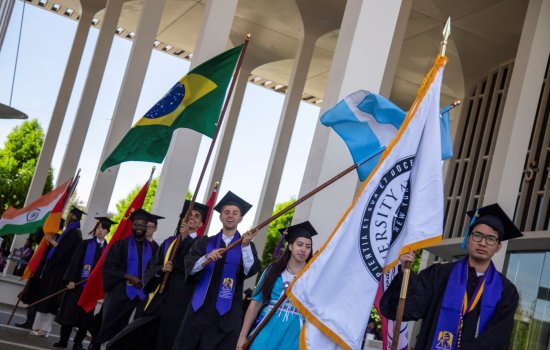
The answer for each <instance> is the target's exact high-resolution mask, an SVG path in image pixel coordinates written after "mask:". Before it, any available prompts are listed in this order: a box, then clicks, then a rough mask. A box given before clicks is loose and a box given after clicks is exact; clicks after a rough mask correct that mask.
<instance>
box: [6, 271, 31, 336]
mask: <svg viewBox="0 0 550 350" xmlns="http://www.w3.org/2000/svg"><path fill="white" fill-rule="evenodd" d="M28 286H29V281H28V280H27V283H25V286H24V287H23V290H22V291H21V293H19V295H18V296H17V302H16V303H15V305H14V307H13V310H11V314H10V317H9V318H8V322H6V324H7V325H8V326H9V325H10V323H11V320H12V318H13V315H14V314H15V310H17V308H18V307H19V303H20V302H21V298H22V297H23V295H24V294H25V292H26V291H27V288H28Z"/></svg>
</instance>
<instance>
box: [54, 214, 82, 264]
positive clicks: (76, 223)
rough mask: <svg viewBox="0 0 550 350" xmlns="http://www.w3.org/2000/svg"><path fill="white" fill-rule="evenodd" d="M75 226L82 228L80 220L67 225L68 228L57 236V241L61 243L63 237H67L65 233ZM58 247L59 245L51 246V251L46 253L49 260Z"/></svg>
mask: <svg viewBox="0 0 550 350" xmlns="http://www.w3.org/2000/svg"><path fill="white" fill-rule="evenodd" d="M75 228H80V221H73V222H71V223H70V224H69V226H67V228H66V229H65V230H64V231H63V232H62V233H61V234H60V235H59V236H58V237H57V239H56V240H55V241H56V242H57V243H60V242H61V240H62V239H63V237H65V235H66V234H67V232H69V231H70V230H72V229H75ZM56 248H57V247H54V246H52V247H51V249H50V251H49V252H48V255H46V261H49V260H50V259H51V258H52V257H53V255H54V254H55V249H56Z"/></svg>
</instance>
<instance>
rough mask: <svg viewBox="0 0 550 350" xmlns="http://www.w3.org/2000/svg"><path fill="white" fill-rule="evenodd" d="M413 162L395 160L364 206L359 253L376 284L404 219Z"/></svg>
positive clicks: (409, 160)
mask: <svg viewBox="0 0 550 350" xmlns="http://www.w3.org/2000/svg"><path fill="white" fill-rule="evenodd" d="M413 162H414V156H410V157H406V158H403V159H400V160H398V161H397V162H396V163H395V164H394V165H393V167H392V168H391V169H389V170H388V171H387V172H386V173H385V174H384V176H382V178H381V179H380V181H379V183H378V184H377V185H376V188H375V190H374V191H373V193H372V195H371V197H370V198H369V200H368V202H367V204H366V206H365V211H364V213H363V219H362V225H361V232H360V234H359V249H360V252H361V256H362V257H363V263H364V264H365V267H366V268H367V270H368V271H369V272H370V274H371V275H372V276H373V278H375V279H376V280H380V276H381V275H382V267H383V266H382V264H383V262H384V260H385V258H386V255H387V254H388V250H389V249H390V247H391V246H392V244H393V243H394V242H395V240H396V239H397V237H399V234H400V233H401V230H402V229H403V225H404V223H405V219H406V217H407V211H408V209H409V191H410V189H409V172H410V171H411V169H412V167H413Z"/></svg>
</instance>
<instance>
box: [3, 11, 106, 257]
mask: <svg viewBox="0 0 550 350" xmlns="http://www.w3.org/2000/svg"><path fill="white" fill-rule="evenodd" d="M105 4H106V0H96V1H84V2H83V3H82V12H81V14H80V20H79V22H78V25H77V27H76V34H75V37H74V40H73V45H72V47H71V52H70V54H69V59H68V60H67V67H66V68H65V73H64V75H63V80H62V81H61V86H60V88H59V93H58V95H57V100H56V102H55V106H54V108H53V112H52V118H51V119H50V124H49V126H48V131H47V132H46V137H45V138H44V143H43V144H42V149H41V150H40V156H39V157H38V162H37V163H36V167H35V169H34V175H33V177H32V181H31V185H30V187H29V190H28V192H27V198H26V199H25V206H26V205H29V204H30V203H32V202H33V201H35V200H36V199H38V198H39V197H40V196H41V195H42V191H43V190H44V186H45V185H46V179H47V177H48V170H49V169H50V166H51V163H52V158H53V154H54V151H55V146H56V145H57V141H58V140H59V133H60V132H61V127H62V126H63V120H64V119H65V114H66V112H67V107H68V105H69V101H70V99H71V93H72V91H73V87H74V83H75V80H76V75H77V73H78V69H79V67H80V61H81V59H82V54H83V52H84V45H85V44H86V39H87V38H88V33H89V31H90V24H91V22H92V18H93V16H94V15H95V13H96V12H98V11H99V10H101V9H102V8H103V7H104V6H105ZM70 176H72V174H71V175H69V177H70ZM67 179H68V177H67V178H65V179H64V180H63V178H61V177H59V176H58V178H57V184H58V185H60V184H62V183H63V182H65V181H66V180H67ZM27 237H28V235H19V236H15V238H14V240H13V242H12V246H11V252H13V250H14V249H15V248H19V247H21V246H23V244H25V241H26V240H27ZM9 265H13V264H11V262H10V264H9Z"/></svg>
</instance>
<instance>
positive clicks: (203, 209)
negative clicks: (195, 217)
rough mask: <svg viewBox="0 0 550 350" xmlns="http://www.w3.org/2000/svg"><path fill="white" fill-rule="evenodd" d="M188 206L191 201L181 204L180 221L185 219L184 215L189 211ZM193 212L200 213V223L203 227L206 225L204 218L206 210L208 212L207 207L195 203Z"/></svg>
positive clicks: (206, 213) (206, 214) (208, 208)
mask: <svg viewBox="0 0 550 350" xmlns="http://www.w3.org/2000/svg"><path fill="white" fill-rule="evenodd" d="M190 204H191V201H190V200H187V199H186V200H185V203H184V204H183V209H182V210H181V214H180V219H182V218H184V217H185V214H187V210H188V209H189V205H190ZM193 210H196V211H198V212H200V213H201V221H202V223H203V225H204V224H205V223H206V216H208V210H210V207H209V206H208V205H205V204H202V203H199V202H195V204H193Z"/></svg>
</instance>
